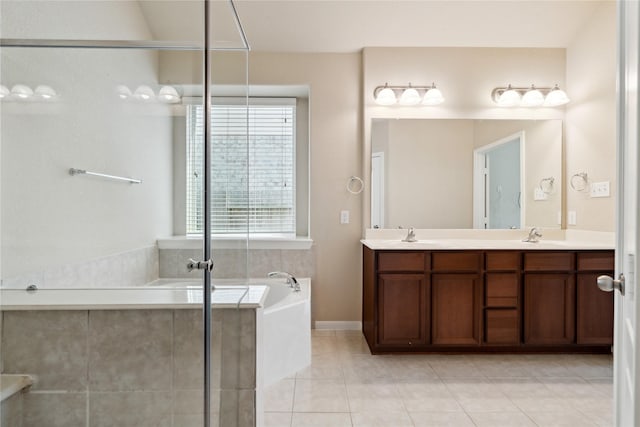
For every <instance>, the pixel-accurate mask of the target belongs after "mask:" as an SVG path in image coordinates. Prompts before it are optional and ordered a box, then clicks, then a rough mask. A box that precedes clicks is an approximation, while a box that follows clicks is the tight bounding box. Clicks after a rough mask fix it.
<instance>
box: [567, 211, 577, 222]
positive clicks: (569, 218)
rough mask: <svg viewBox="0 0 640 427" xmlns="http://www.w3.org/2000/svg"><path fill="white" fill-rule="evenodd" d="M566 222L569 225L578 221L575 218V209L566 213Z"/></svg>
mask: <svg viewBox="0 0 640 427" xmlns="http://www.w3.org/2000/svg"><path fill="white" fill-rule="evenodd" d="M567 222H568V223H569V225H576V224H577V223H578V222H577V218H576V211H569V215H567Z"/></svg>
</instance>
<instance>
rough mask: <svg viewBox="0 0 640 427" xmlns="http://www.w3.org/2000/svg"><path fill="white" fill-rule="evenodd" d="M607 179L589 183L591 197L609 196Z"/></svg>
mask: <svg viewBox="0 0 640 427" xmlns="http://www.w3.org/2000/svg"><path fill="white" fill-rule="evenodd" d="M610 196H611V193H610V191H609V181H601V182H594V183H592V184H591V197H610Z"/></svg>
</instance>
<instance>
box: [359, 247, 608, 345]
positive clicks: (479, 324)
mask: <svg viewBox="0 0 640 427" xmlns="http://www.w3.org/2000/svg"><path fill="white" fill-rule="evenodd" d="M362 243H363V302H362V327H363V332H364V335H365V337H366V339H367V343H368V344H369V347H370V349H371V352H372V353H394V352H610V351H611V345H612V343H613V294H612V293H607V292H603V291H601V290H599V289H598V287H597V285H596V278H597V277H598V276H599V275H602V274H608V275H612V274H613V270H614V251H613V249H611V248H609V247H608V246H607V245H585V244H581V245H573V246H572V245H571V244H565V243H557V244H551V243H540V244H523V243H522V242H519V241H511V242H504V241H495V242H482V241H469V242H465V241H462V240H458V241H453V240H450V241H447V240H441V241H433V242H426V243H418V244H414V243H401V242H399V241H396V242H385V241H372V240H363V241H362ZM527 245H528V246H527Z"/></svg>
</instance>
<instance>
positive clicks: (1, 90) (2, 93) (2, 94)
mask: <svg viewBox="0 0 640 427" xmlns="http://www.w3.org/2000/svg"><path fill="white" fill-rule="evenodd" d="M9 95H11V92H10V91H9V89H8V88H7V87H6V86H5V85H0V99H3V98H6V97H8V96H9Z"/></svg>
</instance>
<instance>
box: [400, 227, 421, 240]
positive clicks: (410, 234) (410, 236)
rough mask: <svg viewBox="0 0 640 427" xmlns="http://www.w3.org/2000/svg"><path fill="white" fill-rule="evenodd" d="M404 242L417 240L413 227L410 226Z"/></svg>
mask: <svg viewBox="0 0 640 427" xmlns="http://www.w3.org/2000/svg"><path fill="white" fill-rule="evenodd" d="M402 241H403V242H417V241H418V239H416V233H415V232H414V231H413V227H409V231H408V232H407V237H405V238H404V239H402Z"/></svg>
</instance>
